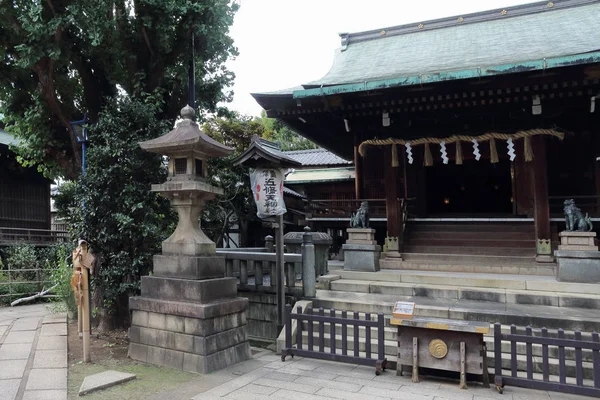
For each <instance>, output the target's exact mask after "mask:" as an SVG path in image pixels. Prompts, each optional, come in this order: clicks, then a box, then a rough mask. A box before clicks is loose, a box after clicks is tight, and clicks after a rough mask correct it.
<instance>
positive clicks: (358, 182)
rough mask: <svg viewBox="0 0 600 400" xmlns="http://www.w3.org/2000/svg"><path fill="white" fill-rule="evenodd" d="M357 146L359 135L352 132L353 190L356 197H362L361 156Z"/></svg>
mask: <svg viewBox="0 0 600 400" xmlns="http://www.w3.org/2000/svg"><path fill="white" fill-rule="evenodd" d="M358 146H360V135H359V134H358V133H357V132H355V133H354V173H355V175H356V177H355V178H354V192H355V194H356V198H357V199H362V198H363V193H364V192H363V185H364V184H363V169H364V166H363V158H362V157H361V155H360V153H359V152H358Z"/></svg>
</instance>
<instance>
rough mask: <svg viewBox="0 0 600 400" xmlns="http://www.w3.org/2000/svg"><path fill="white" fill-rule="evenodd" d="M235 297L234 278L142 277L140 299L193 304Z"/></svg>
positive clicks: (235, 282) (235, 284) (235, 285)
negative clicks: (147, 298) (199, 279)
mask: <svg viewBox="0 0 600 400" xmlns="http://www.w3.org/2000/svg"><path fill="white" fill-rule="evenodd" d="M236 296H237V280H236V278H217V279H205V280H201V281H198V280H190V279H176V278H164V277H160V276H143V277H142V297H150V298H153V299H161V300H173V301H183V302H193V303H209V302H211V301H215V300H220V299H224V298H232V297H236Z"/></svg>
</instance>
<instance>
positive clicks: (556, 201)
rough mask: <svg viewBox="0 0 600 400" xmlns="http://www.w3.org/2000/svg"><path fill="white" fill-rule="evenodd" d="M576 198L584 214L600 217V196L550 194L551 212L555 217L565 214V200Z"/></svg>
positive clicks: (576, 203) (576, 202) (577, 204)
mask: <svg viewBox="0 0 600 400" xmlns="http://www.w3.org/2000/svg"><path fill="white" fill-rule="evenodd" d="M568 199H573V200H575V205H576V206H577V207H579V208H580V209H581V211H582V212H583V213H584V214H586V213H587V214H588V215H589V216H590V217H600V196H596V195H590V196H549V197H548V202H549V205H550V214H551V215H553V216H555V217H562V216H563V213H564V212H563V209H564V207H565V205H564V202H565V200H568Z"/></svg>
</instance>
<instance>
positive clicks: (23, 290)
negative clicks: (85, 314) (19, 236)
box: [0, 243, 75, 307]
mask: <svg viewBox="0 0 600 400" xmlns="http://www.w3.org/2000/svg"><path fill="white" fill-rule="evenodd" d="M71 250H72V246H71V245H69V244H67V243H57V244H55V245H52V246H49V247H43V248H34V247H33V246H32V245H28V244H17V245H13V246H9V247H7V248H5V249H4V259H5V260H4V262H2V260H0V296H2V297H0V304H10V302H11V301H13V300H16V299H17V298H21V297H25V296H28V295H32V294H36V293H39V292H40V291H41V290H42V289H48V288H50V287H52V286H53V285H54V284H55V283H59V287H58V288H57V289H55V290H54V292H53V293H55V294H58V295H59V297H58V298H57V302H60V304H61V305H62V304H66V305H67V306H68V307H69V306H70V303H72V304H73V305H74V304H75V299H74V297H73V292H72V290H71V287H70V285H69V282H70V279H71V274H72V273H73V269H72V267H71V266H69V261H68V259H70V256H71ZM63 266H64V267H63ZM60 267H63V268H64V269H62V270H61V273H64V274H63V275H64V276H62V275H59V274H58V271H59V269H60ZM9 268H10V272H9ZM23 270H34V271H23ZM9 278H10V279H9ZM13 282H17V283H13ZM9 286H10V287H9ZM9 294H12V296H10V295H9ZM7 295H8V296H7ZM68 295H70V297H69V296H68ZM69 301H70V303H69Z"/></svg>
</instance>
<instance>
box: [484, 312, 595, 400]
mask: <svg viewBox="0 0 600 400" xmlns="http://www.w3.org/2000/svg"><path fill="white" fill-rule="evenodd" d="M591 339H592V340H591V341H590V340H583V339H582V335H581V332H580V331H575V337H574V339H567V338H565V332H564V331H563V330H562V329H559V330H558V337H557V338H554V337H549V335H548V330H547V329H546V328H542V335H541V337H540V336H534V335H533V334H532V329H531V327H527V328H526V330H525V335H519V334H517V328H516V327H515V326H514V325H512V326H511V328H510V333H508V334H506V333H502V326H501V325H500V323H496V324H495V325H494V359H495V364H496V366H495V370H496V371H495V372H496V373H495V375H496V376H495V383H496V388H497V389H498V391H499V392H502V388H503V387H504V385H512V386H520V387H526V388H530V389H541V390H551V391H555V392H563V393H573V394H582V395H585V396H593V397H600V338H599V336H598V333H597V332H593V333H592V334H591ZM502 341H506V342H510V349H511V351H510V370H511V372H510V375H503V374H504V372H503V370H502ZM523 343H524V344H525V346H526V349H527V350H526V351H527V355H526V362H527V371H526V374H525V375H519V374H518V372H517V361H518V360H517V345H520V344H523ZM533 345H537V346H539V345H541V347H542V374H541V375H542V376H541V379H539V377H537V376H534V372H536V371H534V366H533V358H534V356H533ZM548 347H551V348H553V349H556V348H558V375H559V381H558V382H555V381H551V380H550V362H549V356H548V353H549V348H548ZM565 348H572V349H575V370H576V378H575V382H567V368H566V356H565ZM583 350H585V351H588V352H589V351H591V353H592V367H593V372H592V376H593V381H592V382H588V383H584V378H585V377H584V369H583Z"/></svg>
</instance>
